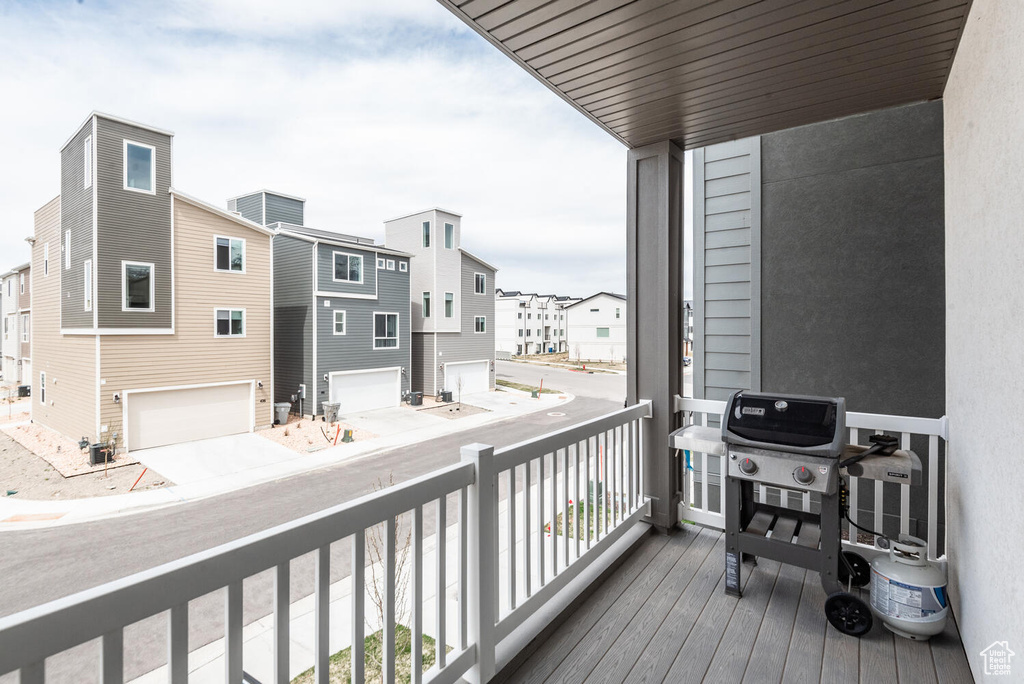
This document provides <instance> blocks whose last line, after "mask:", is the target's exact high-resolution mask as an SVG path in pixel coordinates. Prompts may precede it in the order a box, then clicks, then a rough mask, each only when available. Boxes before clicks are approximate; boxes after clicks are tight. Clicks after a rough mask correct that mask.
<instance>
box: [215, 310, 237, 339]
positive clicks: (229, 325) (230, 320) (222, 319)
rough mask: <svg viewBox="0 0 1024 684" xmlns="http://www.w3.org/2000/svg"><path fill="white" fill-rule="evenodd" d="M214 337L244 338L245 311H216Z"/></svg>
mask: <svg viewBox="0 0 1024 684" xmlns="http://www.w3.org/2000/svg"><path fill="white" fill-rule="evenodd" d="M214 318H215V323H214V329H213V334H214V337H245V309H216V310H215V311H214Z"/></svg>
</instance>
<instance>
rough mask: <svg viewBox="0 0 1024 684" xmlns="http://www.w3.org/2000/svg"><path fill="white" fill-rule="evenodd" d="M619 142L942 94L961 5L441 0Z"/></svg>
mask: <svg viewBox="0 0 1024 684" xmlns="http://www.w3.org/2000/svg"><path fill="white" fill-rule="evenodd" d="M439 1H440V2H441V4H443V5H445V6H446V7H448V9H450V10H451V11H452V12H453V13H454V14H455V15H456V16H458V17H459V18H461V19H462V20H463V21H465V22H466V23H467V24H469V25H470V26H471V27H472V28H474V29H475V30H476V31H477V32H479V33H480V34H481V35H483V36H484V37H485V38H486V39H488V40H489V41H490V42H491V43H493V44H494V45H495V46H497V47H498V48H499V49H501V50H502V51H503V52H505V53H506V54H507V55H508V56H510V57H511V58H512V59H513V60H515V61H516V62H518V63H519V64H520V65H521V66H523V67H524V68H525V69H527V71H529V72H530V73H532V74H533V75H534V76H536V77H537V78H538V79H540V80H541V81H542V82H543V83H544V84H545V85H547V86H548V87H549V88H551V89H552V90H554V91H555V92H556V93H558V94H559V95H560V96H562V97H563V98H564V99H566V100H567V101H568V102H569V103H570V104H572V105H573V106H574V107H576V108H577V109H579V110H580V111H581V112H583V113H584V114H585V115H587V116H588V117H590V118H591V119H592V120H593V121H595V122H596V123H597V124H598V125H600V126H602V127H603V128H604V129H605V130H607V131H608V132H610V133H611V134H612V135H614V136H615V137H617V138H618V139H619V140H621V141H622V142H624V143H625V144H626V145H628V146H630V147H639V146H641V145H646V144H649V143H653V142H659V141H662V140H665V139H672V140H673V141H675V142H676V144H678V145H680V146H682V147H685V148H694V147H703V146H705V145H709V144H712V143H717V142H723V141H726V140H733V139H736V138H743V137H746V136H750V135H758V134H762V133H767V132H770V131H775V130H781V129H785V128H791V127H793V126H799V125H802V124H808V123H813V122H816V121H824V120H828V119H834V118H837V117H841V116H847V115H850V114H857V113H861V112H867V111H871V110H875V109H882V108H885V107H892V106H895V105H900V104H906V103H910V102H917V101H921V100H928V99H934V98H937V97H941V96H942V89H943V86H944V85H945V82H946V77H947V75H948V74H949V69H950V66H951V64H952V62H953V55H954V52H955V51H956V46H957V42H958V41H959V39H960V34H961V31H962V30H963V26H964V23H965V21H966V19H967V13H968V10H969V9H970V0H589V1H581V0H439Z"/></svg>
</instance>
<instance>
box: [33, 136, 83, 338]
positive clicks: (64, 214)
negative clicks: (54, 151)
mask: <svg viewBox="0 0 1024 684" xmlns="http://www.w3.org/2000/svg"><path fill="white" fill-rule="evenodd" d="M92 126H93V120H92V118H91V117H90V119H89V120H88V121H87V122H86V123H85V125H84V126H83V127H82V129H81V130H80V131H78V133H77V134H75V137H74V138H72V139H71V142H69V143H68V144H67V146H66V147H65V148H64V149H63V150H61V154H60V200H61V201H60V205H59V206H60V221H59V222H58V223H57V229H56V230H55V231H54V235H53V236H51V237H49V238H48V240H49V242H50V275H51V277H53V276H54V275H56V273H55V271H59V272H60V275H59V276H58V278H59V281H60V284H61V294H62V296H61V297H58V298H55V300H54V302H53V303H54V304H55V305H57V306H59V307H60V308H61V321H60V325H61V326H62V327H64V328H91V327H92V313H90V312H87V311H85V308H84V306H83V301H84V300H83V297H84V293H83V291H82V289H83V278H82V274H83V269H84V267H83V266H82V263H83V262H84V261H85V260H86V259H92V193H93V187H92V186H90V187H88V188H86V187H84V186H85V175H84V174H85V159H84V155H85V139H86V138H88V137H89V136H91V135H92ZM92 145H93V150H94V152H93V154H94V156H95V148H96V141H95V139H94V140H93V142H92ZM95 182H96V178H95V174H93V183H94V184H95ZM67 231H71V242H70V246H69V244H68V243H66V241H65V240H64V234H65V232H67ZM37 239H38V235H37ZM68 249H70V250H71V268H70V269H69V270H65V269H64V253H65V251H66V250H68ZM39 272H40V273H41V272H42V271H39Z"/></svg>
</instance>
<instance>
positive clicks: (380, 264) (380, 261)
mask: <svg viewBox="0 0 1024 684" xmlns="http://www.w3.org/2000/svg"><path fill="white" fill-rule="evenodd" d="M384 265H385V264H384V260H383V259H381V258H380V257H377V268H379V269H380V268H384Z"/></svg>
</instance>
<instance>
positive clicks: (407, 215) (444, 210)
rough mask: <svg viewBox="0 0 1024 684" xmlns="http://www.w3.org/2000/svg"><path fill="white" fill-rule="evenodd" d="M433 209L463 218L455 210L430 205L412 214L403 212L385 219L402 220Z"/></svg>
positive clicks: (387, 220)
mask: <svg viewBox="0 0 1024 684" xmlns="http://www.w3.org/2000/svg"><path fill="white" fill-rule="evenodd" d="M431 211H440V212H441V213H443V214H448V215H449V216H455V217H457V218H462V214H456V213H455V212H454V211H448V210H447V209H442V208H441V207H430V208H429V209H423V210H422V211H414V212H412V213H410V214H403V215H402V216H396V217H395V218H389V219H385V220H384V223H391V222H392V221H400V220H402V219H404V218H409V217H410V216H417V215H419V214H426V213H428V212H431Z"/></svg>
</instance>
